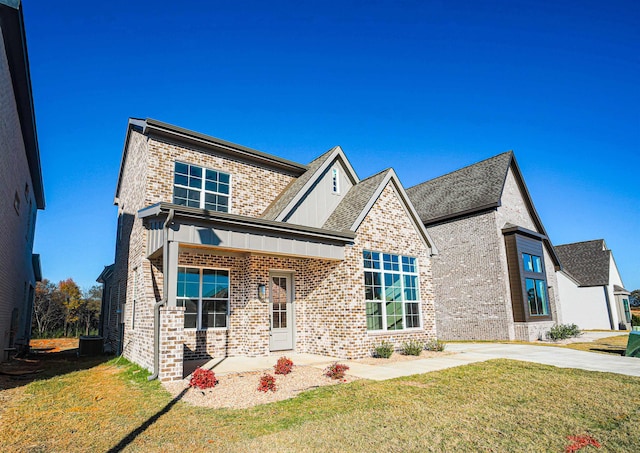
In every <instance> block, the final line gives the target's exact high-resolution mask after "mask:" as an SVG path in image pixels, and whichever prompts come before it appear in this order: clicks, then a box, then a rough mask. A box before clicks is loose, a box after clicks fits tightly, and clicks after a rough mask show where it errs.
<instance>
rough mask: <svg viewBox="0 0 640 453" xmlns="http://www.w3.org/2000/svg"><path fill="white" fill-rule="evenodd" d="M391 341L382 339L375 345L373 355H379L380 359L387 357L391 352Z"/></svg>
mask: <svg viewBox="0 0 640 453" xmlns="http://www.w3.org/2000/svg"><path fill="white" fill-rule="evenodd" d="M393 349H394V347H393V343H389V342H388V341H383V342H382V343H380V345H378V346H376V347H375V349H374V351H373V356H374V357H380V358H382V359H388V358H389V357H391V354H393Z"/></svg>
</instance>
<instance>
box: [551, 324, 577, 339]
mask: <svg viewBox="0 0 640 453" xmlns="http://www.w3.org/2000/svg"><path fill="white" fill-rule="evenodd" d="M578 335H580V329H579V328H578V326H576V325H575V324H556V325H555V326H553V327H552V328H551V329H549V332H547V338H548V339H550V340H553V341H558V340H565V339H567V338H572V337H577V336H578Z"/></svg>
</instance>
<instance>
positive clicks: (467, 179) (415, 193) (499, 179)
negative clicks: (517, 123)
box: [407, 151, 513, 224]
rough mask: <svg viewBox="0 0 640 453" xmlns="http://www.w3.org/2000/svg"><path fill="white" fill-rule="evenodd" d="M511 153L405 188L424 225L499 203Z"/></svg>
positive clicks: (511, 156)
mask: <svg viewBox="0 0 640 453" xmlns="http://www.w3.org/2000/svg"><path fill="white" fill-rule="evenodd" d="M512 159H513V152H512V151H508V152H506V153H502V154H498V155H497V156H494V157H491V158H489V159H486V160H483V161H482V162H478V163H476V164H473V165H470V166H468V167H464V168H461V169H460V170H456V171H454V172H452V173H448V174H446V175H443V176H439V177H437V178H435V179H431V180H429V181H426V182H423V183H421V184H418V185H416V186H413V187H410V188H409V189H407V194H408V195H409V198H410V199H411V202H412V203H413V205H414V206H415V208H416V211H417V212H418V215H419V216H420V219H422V221H423V222H424V223H425V224H432V223H435V222H438V221H440V220H445V219H447V218H451V217H454V216H456V215H460V214H470V213H472V212H477V211H480V210H483V209H487V208H490V207H497V206H499V205H500V198H501V197H502V190H503V188H504V182H505V179H506V177H507V172H508V170H509V165H510V164H511V160H512Z"/></svg>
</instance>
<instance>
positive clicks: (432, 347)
mask: <svg viewBox="0 0 640 453" xmlns="http://www.w3.org/2000/svg"><path fill="white" fill-rule="evenodd" d="M445 346H446V343H445V342H444V341H440V340H437V339H436V340H429V341H427V342H426V343H425V345H424V348H425V349H426V350H427V351H438V352H442V351H444V348H445Z"/></svg>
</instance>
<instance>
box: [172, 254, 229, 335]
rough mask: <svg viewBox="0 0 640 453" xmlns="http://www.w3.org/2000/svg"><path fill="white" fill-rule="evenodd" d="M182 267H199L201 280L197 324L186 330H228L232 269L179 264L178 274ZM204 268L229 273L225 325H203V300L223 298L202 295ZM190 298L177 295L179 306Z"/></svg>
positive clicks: (199, 283) (199, 282)
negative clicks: (182, 301)
mask: <svg viewBox="0 0 640 453" xmlns="http://www.w3.org/2000/svg"><path fill="white" fill-rule="evenodd" d="M180 269H198V272H199V281H198V306H197V307H196V310H197V311H196V326H195V327H185V328H184V329H185V330H191V331H200V330H202V331H207V330H227V329H228V328H229V313H230V311H231V269H227V268H223V267H209V266H192V265H185V266H178V274H179V273H180ZM204 270H210V271H225V272H226V273H227V278H228V279H229V286H228V288H227V299H226V300H227V312H226V314H225V326H224V327H202V302H203V299H204V300H222V299H221V298H210V297H205V298H203V297H202V281H203V279H202V272H203V271H204ZM186 299H190V298H189V297H180V296H177V297H176V305H177V306H178V307H183V306H184V304H181V303H180V302H181V300H186Z"/></svg>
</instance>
